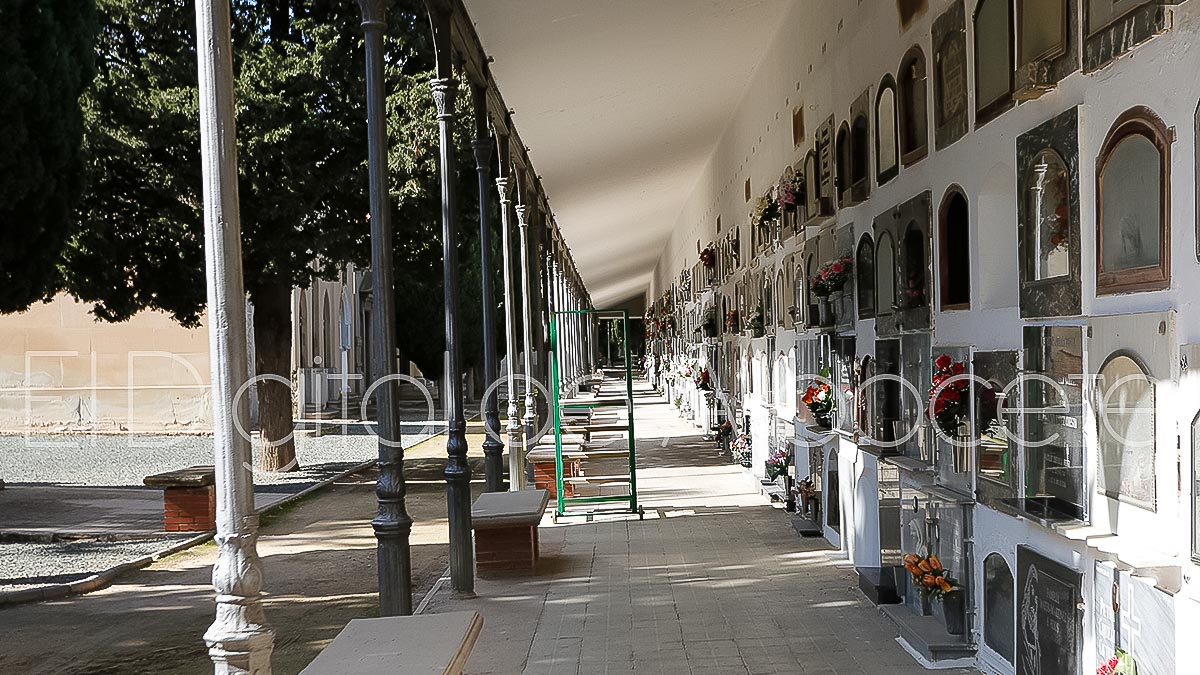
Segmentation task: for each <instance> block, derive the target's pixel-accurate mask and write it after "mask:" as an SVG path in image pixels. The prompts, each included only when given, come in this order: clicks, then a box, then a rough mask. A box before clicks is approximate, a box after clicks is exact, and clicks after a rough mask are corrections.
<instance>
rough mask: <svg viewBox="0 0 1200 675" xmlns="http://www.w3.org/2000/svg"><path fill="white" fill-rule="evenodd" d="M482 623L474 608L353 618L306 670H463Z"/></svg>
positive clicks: (325, 674)
mask: <svg viewBox="0 0 1200 675" xmlns="http://www.w3.org/2000/svg"><path fill="white" fill-rule="evenodd" d="M482 629H483V617H481V616H480V615H479V613H478V612H469V611H468V612H449V613H446V614H422V615H419V616H389V617H383V618H377V619H354V620H353V621H351V622H350V623H348V624H346V627H345V628H343V629H342V632H341V633H338V636H337V637H336V638H334V639H333V642H331V643H329V646H328V647H326V648H325V649H324V650H322V651H321V653H320V654H318V655H317V658H316V659H314V660H313V662H312V663H310V664H308V667H307V668H305V669H304V670H302V671H301V675H344V674H345V673H354V674H355V675H460V674H461V673H462V672H463V668H465V667H466V665H467V658H468V657H469V656H470V655H471V650H472V649H473V648H474V647H475V641H476V640H477V639H478V638H479V631H480V630H482Z"/></svg>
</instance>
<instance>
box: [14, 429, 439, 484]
mask: <svg viewBox="0 0 1200 675" xmlns="http://www.w3.org/2000/svg"><path fill="white" fill-rule="evenodd" d="M406 430H407V431H411V432H413V433H411V434H406V435H405V436H404V445H405V447H407V446H409V445H412V444H414V443H416V442H418V441H420V440H423V439H425V438H427V437H428V436H430V435H432V434H433V433H437V431H438V430H439V429H434V428H428V427H427V428H425V429H422V428H421V427H420V426H417V425H412V426H411V427H409V428H408V429H406ZM421 431H425V432H426V433H424V434H421V433H418V432H421ZM378 452H379V450H378V443H377V441H376V438H375V437H374V436H372V435H366V434H361V433H360V434H357V435H347V436H322V437H320V438H313V437H310V436H299V437H297V439H296V457H297V460H298V461H299V463H300V466H301V470H300V471H294V472H289V473H267V472H262V471H257V470H256V471H255V472H254V482H255V484H257V485H277V484H285V485H287V484H307V483H311V482H312V481H313V480H320V479H321V478H322V477H325V476H327V475H332V474H335V473H338V472H340V471H343V470H345V469H347V468H350V467H351V466H354V465H356V464H361V463H363V462H365V461H367V460H369V459H371V458H373V457H375V456H376V455H378ZM254 455H255V464H256V465H257V457H258V443H257V442H256V443H255V452H254ZM212 463H213V439H212V437H210V436H141V435H112V436H107V435H106V436H100V435H96V436H68V435H61V436H52V435H45V436H33V435H30V436H0V477H2V478H3V479H4V480H5V481H7V482H9V483H55V484H59V485H92V486H123V485H141V484H142V479H143V478H145V477H146V476H149V475H151V474H155V473H161V472H163V471H170V470H173V469H182V468H185V467H188V466H194V465H197V464H212Z"/></svg>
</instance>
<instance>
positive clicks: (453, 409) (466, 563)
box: [426, 0, 475, 593]
mask: <svg viewBox="0 0 1200 675" xmlns="http://www.w3.org/2000/svg"><path fill="white" fill-rule="evenodd" d="M426 6H427V7H428V8H429V19H430V23H431V24H432V26H433V45H434V54H435V55H436V57H437V77H436V78H434V79H433V80H432V81H430V83H429V86H430V89H431V90H432V92H433V104H434V106H435V107H436V108H437V119H438V137H439V146H440V149H441V157H440V166H441V179H442V180H441V182H442V271H443V276H442V282H443V285H444V287H445V294H446V298H445V307H446V385H447V386H446V388H447V390H448V391H447V392H446V393H447V396H446V416H447V418H448V419H449V424H448V428H447V432H446V469H445V470H444V471H443V472H442V475H444V476H445V477H446V508H447V512H448V517H449V521H450V583H451V586H453V588H454V590H456V591H458V592H459V593H470V592H472V591H474V590H475V550H474V546H473V543H472V541H471V467H470V465H469V464H467V424H466V420H465V419H464V418H463V383H462V360H461V351H462V350H461V348H460V347H461V345H459V317H458V213H457V211H456V205H455V179H456V176H455V171H454V126H453V125H454V98H455V95H456V94H457V93H458V84H457V83H456V82H455V81H454V76H453V75H454V74H453V64H452V63H451V54H450V52H451V49H450V12H449V11H448V10H447V9H445V8H444V7H442V6H441V5H440V4H439V3H437V2H436V0H430V1H429V2H427V3H426Z"/></svg>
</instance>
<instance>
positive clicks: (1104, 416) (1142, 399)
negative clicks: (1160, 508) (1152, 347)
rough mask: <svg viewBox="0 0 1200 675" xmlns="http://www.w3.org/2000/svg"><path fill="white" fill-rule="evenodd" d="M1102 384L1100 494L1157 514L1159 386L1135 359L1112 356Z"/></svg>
mask: <svg viewBox="0 0 1200 675" xmlns="http://www.w3.org/2000/svg"><path fill="white" fill-rule="evenodd" d="M1098 373H1099V377H1098V378H1097V380H1096V389H1095V393H1096V399H1097V400H1096V401H1094V403H1095V409H1096V424H1097V426H1098V430H1097V440H1098V445H1099V459H1100V470H1099V471H1098V472H1097V476H1096V483H1097V488H1098V489H1099V490H1100V492H1102V493H1104V494H1106V495H1108V496H1109V497H1112V498H1113V499H1119V500H1121V501H1124V502H1128V503H1131V504H1134V505H1136V506H1141V507H1143V508H1146V509H1150V510H1155V509H1156V507H1157V504H1156V498H1157V485H1156V474H1155V470H1154V469H1155V466H1154V462H1155V442H1154V437H1155V433H1156V415H1155V383H1154V380H1153V379H1152V378H1151V376H1150V373H1149V372H1148V371H1147V369H1146V367H1145V366H1143V365H1142V363H1141V361H1140V360H1139V359H1138V358H1137V357H1136V356H1135V355H1133V354H1131V353H1129V352H1124V351H1117V352H1114V353H1112V354H1110V355H1109V356H1108V358H1107V359H1106V360H1105V361H1104V365H1102V366H1101V367H1100V370H1099V371H1098Z"/></svg>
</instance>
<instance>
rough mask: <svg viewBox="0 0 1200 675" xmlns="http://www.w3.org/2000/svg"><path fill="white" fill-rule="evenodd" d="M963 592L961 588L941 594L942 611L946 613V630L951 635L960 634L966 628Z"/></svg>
mask: <svg viewBox="0 0 1200 675" xmlns="http://www.w3.org/2000/svg"><path fill="white" fill-rule="evenodd" d="M963 604H964V594H963V592H962V591H961V590H957V589H956V590H953V591H950V592H949V593H946V594H945V595H943V596H942V613H943V614H945V615H946V632H947V633H949V634H951V635H962V634H963V633H965V632H966V630H967V626H966V623H967V617H966V612H965V611H964V607H963Z"/></svg>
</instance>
